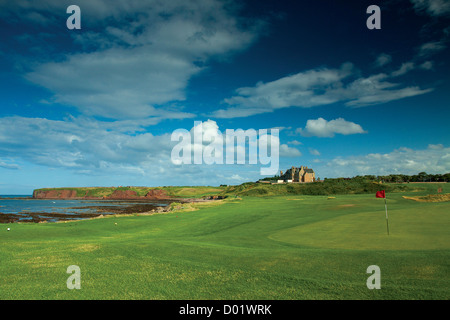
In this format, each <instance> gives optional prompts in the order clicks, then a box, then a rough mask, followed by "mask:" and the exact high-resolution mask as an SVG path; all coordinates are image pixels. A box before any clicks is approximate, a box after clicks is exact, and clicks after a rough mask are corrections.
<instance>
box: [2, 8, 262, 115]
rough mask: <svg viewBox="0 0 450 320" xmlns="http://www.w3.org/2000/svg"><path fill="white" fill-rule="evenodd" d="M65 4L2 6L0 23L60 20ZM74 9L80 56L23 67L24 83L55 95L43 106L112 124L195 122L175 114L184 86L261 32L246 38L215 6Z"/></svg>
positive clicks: (231, 16)
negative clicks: (37, 17) (32, 17)
mask: <svg viewBox="0 0 450 320" xmlns="http://www.w3.org/2000/svg"><path fill="white" fill-rule="evenodd" d="M65 4H66V1H47V2H46V4H45V5H42V4H41V3H36V2H33V1H25V0H19V1H17V2H3V1H2V2H0V11H1V12H2V13H1V14H0V15H3V16H5V17H8V18H11V17H12V16H15V15H17V14H19V15H25V14H26V13H29V12H34V13H36V14H41V15H42V16H48V17H53V16H57V17H60V15H61V14H62V15H64V13H65V8H66V7H67V6H66V5H65ZM77 5H79V6H80V8H81V9H82V17H83V19H82V30H83V32H82V33H73V40H74V43H75V44H78V45H81V46H82V47H83V49H84V52H80V51H76V50H75V52H73V53H68V54H67V55H66V56H64V57H60V58H59V59H57V60H56V61H45V59H46V57H44V56H41V57H38V59H40V61H37V62H34V63H29V64H28V67H31V68H32V70H31V71H30V72H28V73H27V74H26V75H25V78H26V79H27V80H29V81H30V82H32V83H34V84H36V85H39V86H42V87H44V88H47V89H49V90H50V92H52V93H53V98H52V99H47V100H46V102H47V103H49V102H50V103H61V104H64V105H69V106H74V107H76V108H78V109H79V110H80V111H81V112H82V113H83V114H85V115H98V116H102V117H106V118H112V119H140V118H143V117H153V118H156V119H158V120H161V119H165V118H171V119H183V118H189V117H193V115H192V114H190V113H186V112H183V110H182V109H181V108H177V105H178V104H179V103H180V102H183V101H184V100H185V99H186V88H187V85H188V82H189V80H190V79H191V78H192V77H193V76H194V75H196V74H198V73H199V72H201V71H202V70H204V69H205V68H206V67H207V65H208V62H209V61H211V59H215V58H224V57H228V56H229V55H230V54H232V53H234V52H236V51H239V50H243V49H245V48H246V47H248V46H249V45H250V44H251V43H252V42H253V41H254V40H255V39H256V36H257V30H258V27H259V25H260V24H259V22H255V23H254V24H253V26H250V27H247V28H246V29H245V30H244V29H243V28H242V27H241V26H242V24H241V23H240V18H239V17H238V16H237V14H236V12H234V11H233V12H231V10H232V9H230V8H232V7H231V6H226V4H225V3H223V2H221V1H217V0H200V1H178V0H176V1H136V0H131V1H124V0H119V1H115V2H114V3H113V4H112V3H111V2H109V1H106V0H90V1H78V3H77ZM49 23H51V22H50V21H49ZM247 25H249V24H247ZM83 26H85V29H86V31H84V30H85V29H84V28H83ZM94 30H98V31H94Z"/></svg>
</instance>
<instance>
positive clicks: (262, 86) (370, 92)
mask: <svg viewBox="0 0 450 320" xmlns="http://www.w3.org/2000/svg"><path fill="white" fill-rule="evenodd" d="M412 67H413V66H412V65H410V64H409V63H406V64H404V65H403V66H402V68H401V69H400V70H398V71H397V72H395V73H394V75H395V76H398V75H400V74H404V73H406V72H407V71H409V70H411V68H412ZM358 74H359V71H358V70H356V69H355V68H354V66H353V65H352V64H351V63H344V64H343V65H342V66H341V67H340V68H339V69H328V68H322V69H312V70H308V71H304V72H300V73H297V74H294V75H290V76H286V77H283V78H280V79H278V80H274V81H271V82H267V83H263V82H259V83H257V84H256V86H254V87H243V88H239V89H237V90H236V93H237V95H236V96H233V97H231V98H228V99H225V100H224V102H225V103H226V104H228V105H229V107H228V108H226V109H220V110H216V111H215V112H213V114H212V116H213V117H216V118H236V117H247V116H251V115H255V114H260V113H267V112H273V111H275V110H278V109H282V108H288V107H301V108H310V107H315V106H321V105H328V104H332V103H336V102H341V103H344V104H345V105H346V106H351V107H362V106H368V105H374V104H380V103H385V102H389V101H394V100H398V99H403V98H406V97H412V96H416V95H421V94H425V93H427V92H430V91H432V89H421V88H419V87H417V86H412V87H411V86H410V87H404V86H403V87H402V85H401V84H398V83H392V82H389V81H388V80H389V78H390V76H389V75H386V74H384V73H380V74H375V75H371V76H368V77H356V76H357V75H358Z"/></svg>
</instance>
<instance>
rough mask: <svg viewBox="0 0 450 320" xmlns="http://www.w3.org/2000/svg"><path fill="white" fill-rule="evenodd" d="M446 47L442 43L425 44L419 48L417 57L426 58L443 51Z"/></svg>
mask: <svg viewBox="0 0 450 320" xmlns="http://www.w3.org/2000/svg"><path fill="white" fill-rule="evenodd" d="M446 47H447V46H446V45H445V44H444V42H443V41H432V42H427V43H424V44H423V45H421V46H420V48H419V53H418V56H419V57H428V56H431V55H433V54H435V53H437V52H439V51H442V50H444V49H445V48H446Z"/></svg>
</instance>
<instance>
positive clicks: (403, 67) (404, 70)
mask: <svg viewBox="0 0 450 320" xmlns="http://www.w3.org/2000/svg"><path fill="white" fill-rule="evenodd" d="M411 70H414V63H413V62H405V63H403V64H402V65H401V67H400V69H398V70H396V71H394V72H392V73H391V75H392V76H393V77H398V76H402V75H404V74H406V73H407V72H409V71H411Z"/></svg>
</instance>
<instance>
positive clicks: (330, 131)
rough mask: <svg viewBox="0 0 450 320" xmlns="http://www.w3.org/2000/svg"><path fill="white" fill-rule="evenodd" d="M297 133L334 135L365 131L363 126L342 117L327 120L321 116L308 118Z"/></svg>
mask: <svg viewBox="0 0 450 320" xmlns="http://www.w3.org/2000/svg"><path fill="white" fill-rule="evenodd" d="M296 132H297V133H300V134H301V135H303V136H305V137H312V136H315V137H334V136H335V134H343V135H349V134H360V133H366V131H364V130H363V128H362V127H361V126H360V125H359V124H356V123H354V122H350V121H346V120H345V119H343V118H338V119H335V120H330V121H327V120H325V119H323V118H318V119H316V120H313V119H311V120H308V121H307V122H306V126H305V128H304V129H302V128H298V129H297V130H296Z"/></svg>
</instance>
